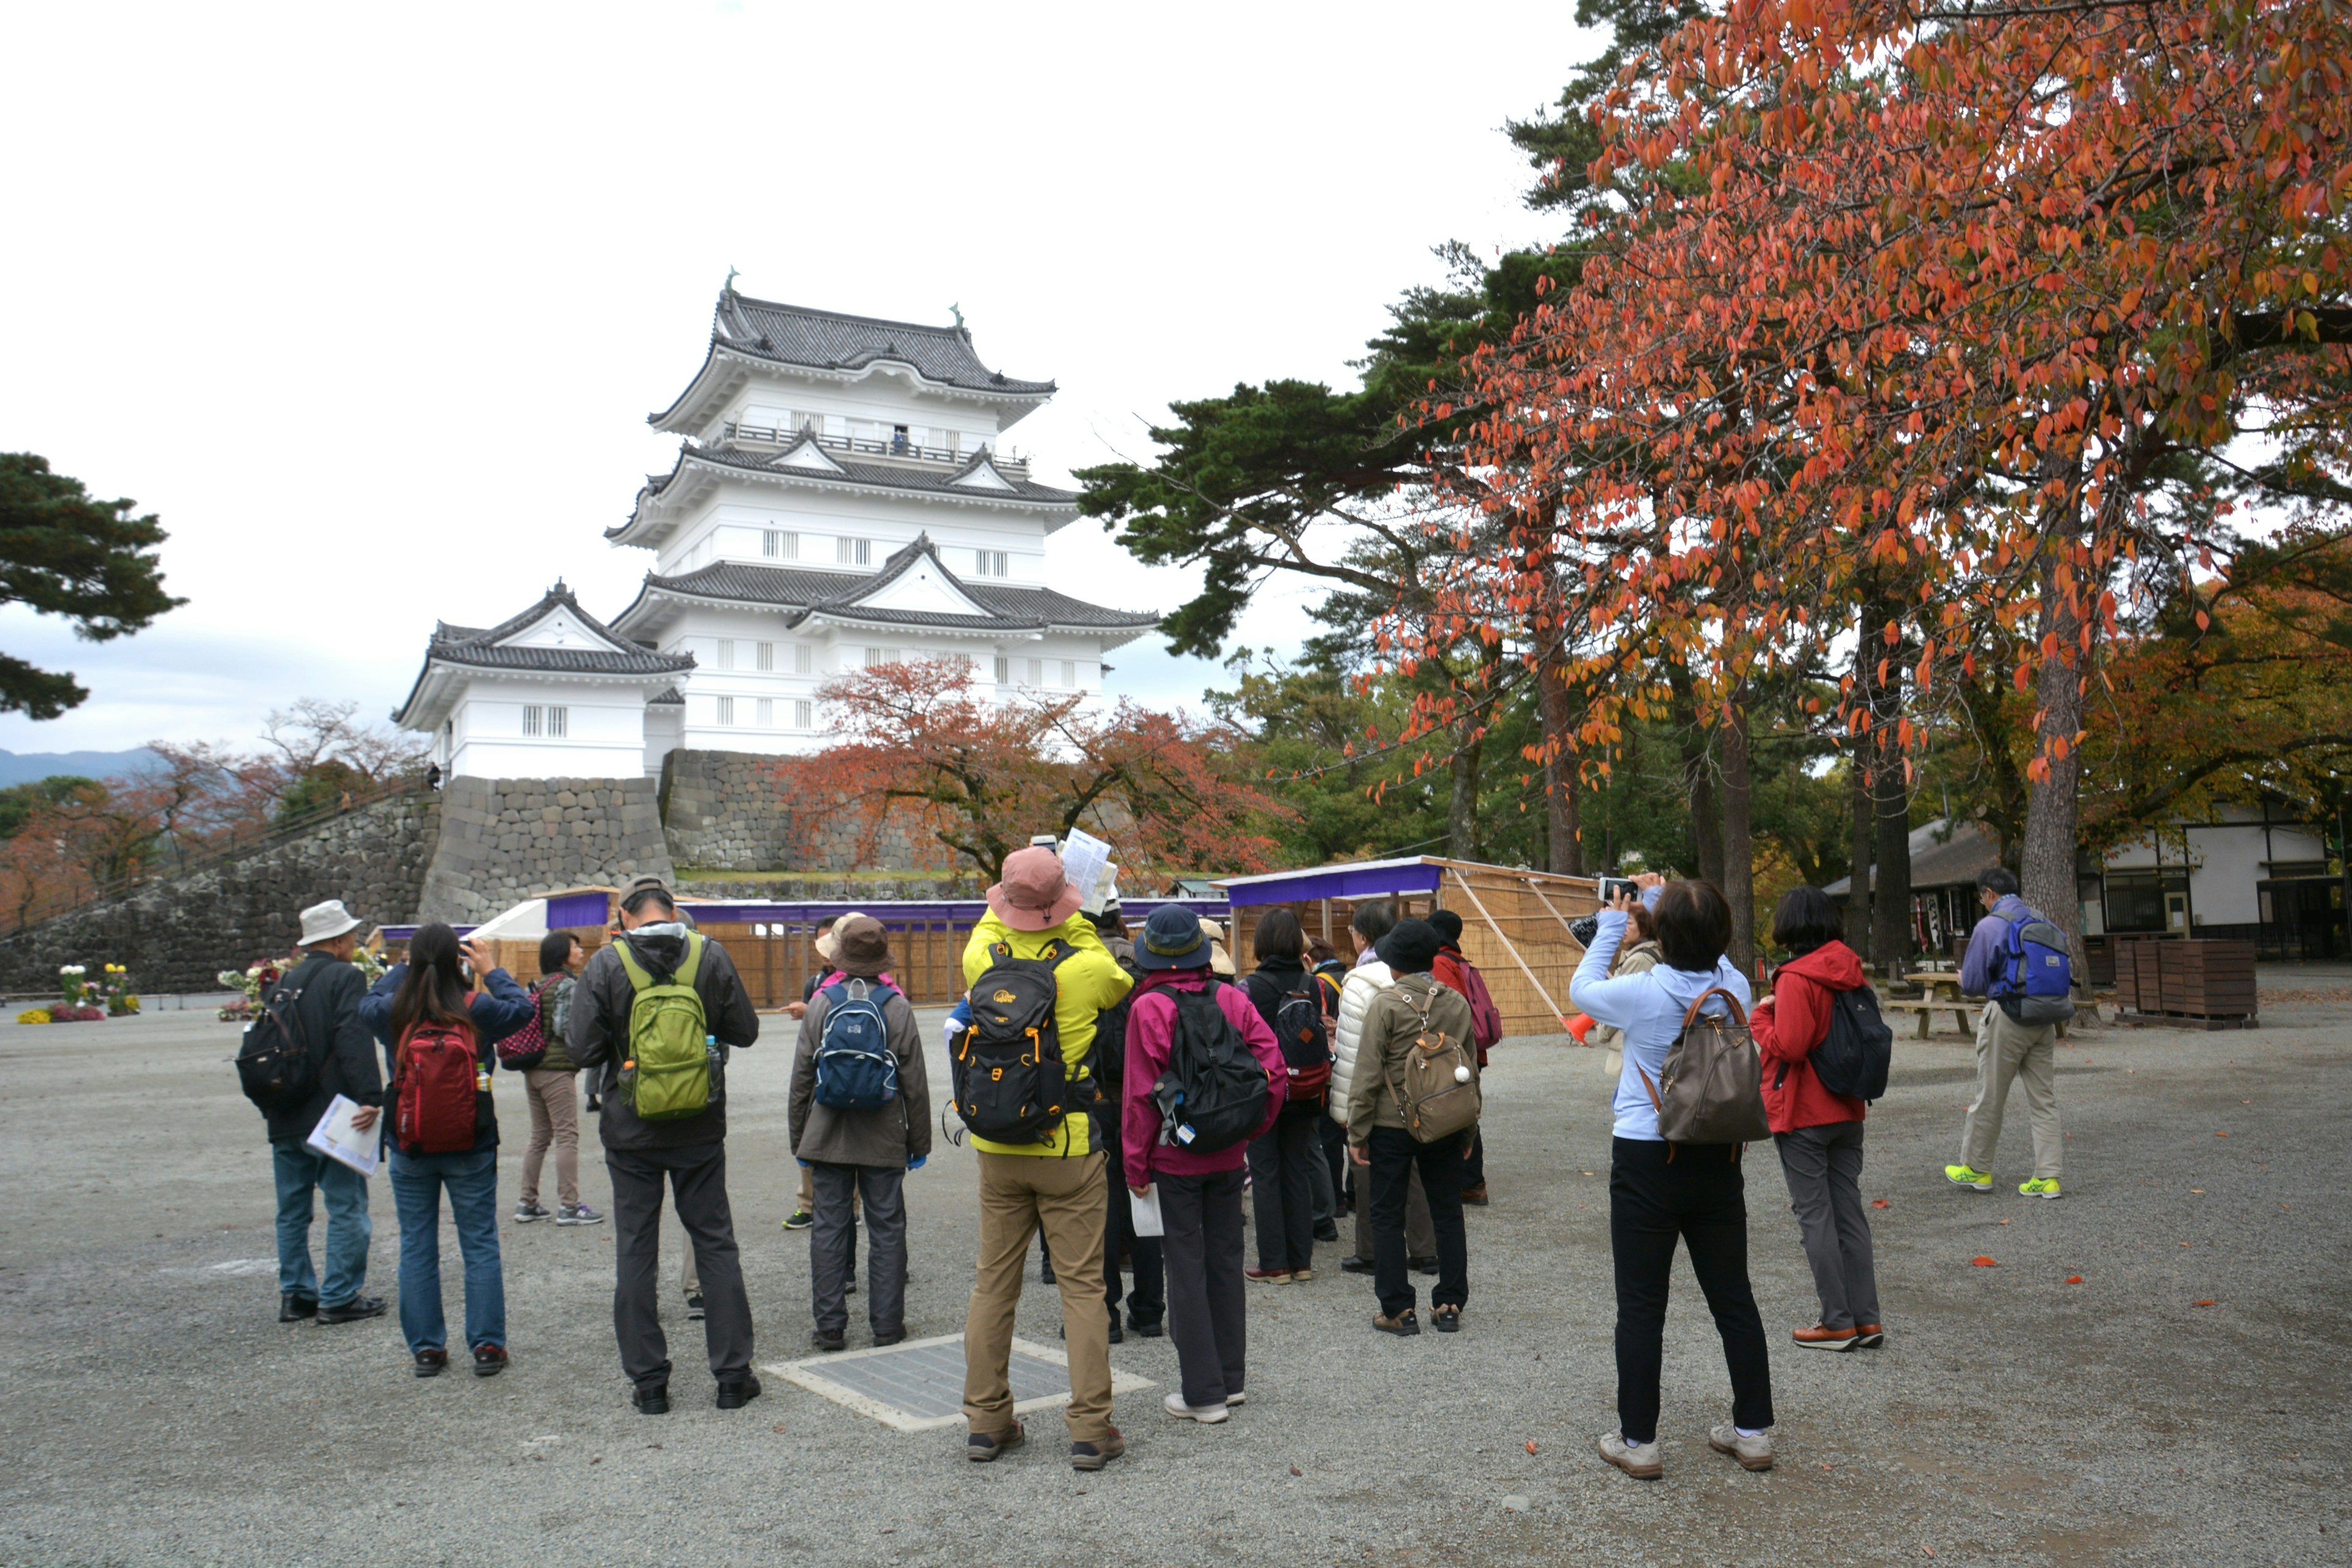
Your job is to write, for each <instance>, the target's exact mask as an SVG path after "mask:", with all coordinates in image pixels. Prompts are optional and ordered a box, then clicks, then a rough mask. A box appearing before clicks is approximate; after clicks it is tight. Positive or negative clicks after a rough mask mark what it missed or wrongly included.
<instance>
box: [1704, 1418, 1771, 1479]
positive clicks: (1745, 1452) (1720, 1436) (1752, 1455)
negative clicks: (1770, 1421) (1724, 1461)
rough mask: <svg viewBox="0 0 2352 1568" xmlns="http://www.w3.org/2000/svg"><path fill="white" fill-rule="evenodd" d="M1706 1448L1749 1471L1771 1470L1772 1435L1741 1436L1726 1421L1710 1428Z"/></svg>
mask: <svg viewBox="0 0 2352 1568" xmlns="http://www.w3.org/2000/svg"><path fill="white" fill-rule="evenodd" d="M1706 1446H1707V1447H1710V1448H1712V1449H1714V1450H1715V1451H1716V1452H1717V1453H1718V1454H1728V1455H1730V1456H1731V1457H1732V1458H1735V1459H1737V1460H1738V1461H1739V1462H1740V1464H1741V1465H1742V1466H1743V1467H1744V1468H1748V1469H1751V1470H1769V1469H1770V1468H1772V1434H1771V1433H1769V1432H1759V1433H1757V1434H1756V1436H1753V1437H1747V1436H1741V1435H1740V1431H1739V1428H1738V1426H1734V1425H1732V1424H1731V1423H1730V1422H1728V1421H1727V1422H1725V1423H1724V1424H1723V1425H1722V1426H1716V1427H1711V1428H1709V1429H1708V1431H1707V1434H1706Z"/></svg>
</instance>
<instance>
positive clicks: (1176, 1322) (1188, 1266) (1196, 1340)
mask: <svg viewBox="0 0 2352 1568" xmlns="http://www.w3.org/2000/svg"><path fill="white" fill-rule="evenodd" d="M1153 1180H1154V1181H1155V1183H1156V1184H1158V1186H1159V1188H1160V1219H1161V1221H1162V1222H1163V1223H1164V1224H1165V1225H1166V1226H1167V1229H1168V1235H1167V1237H1165V1238H1164V1239H1163V1240H1162V1241H1161V1243H1160V1248H1161V1251H1162V1254H1163V1255H1164V1256H1165V1257H1166V1258H1167V1260H1168V1338H1169V1339H1170V1340H1171V1342H1173V1343H1174V1344H1175V1346H1176V1364H1177V1366H1178V1367H1179V1368H1180V1369H1181V1372H1182V1374H1183V1386H1184V1403H1185V1404H1187V1405H1223V1403H1224V1402H1225V1396H1226V1395H1227V1394H1239V1393H1242V1392H1244V1390H1246V1389H1247V1388H1248V1386H1249V1385H1248V1384H1247V1383H1246V1382H1245V1381H1244V1378H1245V1377H1246V1375H1247V1373H1248V1370H1249V1327H1248V1323H1249V1320H1248V1316H1247V1309H1246V1306H1245V1304H1244V1301H1243V1300H1242V1173H1240V1172H1239V1171H1219V1172H1217V1173H1215V1174H1213V1175H1207V1176H1174V1175H1170V1174H1168V1173H1165V1172H1160V1173H1154V1176H1153Z"/></svg>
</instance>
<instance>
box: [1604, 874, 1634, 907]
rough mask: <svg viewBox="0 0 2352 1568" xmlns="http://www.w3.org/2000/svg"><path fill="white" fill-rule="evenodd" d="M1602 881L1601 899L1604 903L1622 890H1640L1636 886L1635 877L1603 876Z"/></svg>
mask: <svg viewBox="0 0 2352 1568" xmlns="http://www.w3.org/2000/svg"><path fill="white" fill-rule="evenodd" d="M1600 881H1601V903H1602V904H1604V905H1606V904H1607V903H1608V902H1609V900H1612V899H1613V898H1615V897H1616V896H1617V895H1618V893H1619V892H1621V891H1622V892H1628V893H1631V892H1634V891H1637V890H1638V889H1635V888H1634V886H1633V879H1632V878H1631V877H1603V878H1601V879H1600Z"/></svg>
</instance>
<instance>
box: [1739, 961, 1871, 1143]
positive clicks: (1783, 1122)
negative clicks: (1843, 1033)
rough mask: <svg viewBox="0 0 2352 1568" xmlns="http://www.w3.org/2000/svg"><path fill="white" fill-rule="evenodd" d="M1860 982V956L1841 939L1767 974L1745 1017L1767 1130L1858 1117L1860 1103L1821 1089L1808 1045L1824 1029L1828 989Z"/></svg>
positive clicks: (1790, 1129) (1818, 1041) (1850, 987)
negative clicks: (1760, 1077)
mask: <svg viewBox="0 0 2352 1568" xmlns="http://www.w3.org/2000/svg"><path fill="white" fill-rule="evenodd" d="M1861 984H1863V977H1862V960H1861V959H1860V958H1858V957H1857V956H1855V954H1854V951H1853V949H1852V948H1850V947H1848V946H1846V944H1845V943H1843V942H1827V943H1825V944H1823V945H1822V946H1820V947H1817V948H1815V949H1813V951H1812V952H1809V953H1807V954H1805V955H1804V956H1803V957H1802V958H1792V959H1790V961H1789V962H1788V963H1784V964H1782V965H1781V966H1780V968H1779V969H1778V970H1776V971H1775V972H1774V973H1773V976H1772V994H1771V996H1770V997H1769V999H1768V1000H1766V1001H1762V1002H1759V1003H1758V1004H1757V1005H1756V1009H1755V1011H1754V1012H1752V1013H1750V1014H1749V1015H1748V1028H1749V1029H1750V1030H1751V1031H1753V1033H1754V1034H1755V1036H1756V1047H1757V1050H1758V1053H1759V1055H1761V1056H1762V1057H1763V1058H1764V1114H1765V1116H1766V1118H1767V1119H1768V1120H1769V1121H1770V1122H1771V1124H1772V1131H1775V1132H1794V1131H1796V1130H1797V1129H1798V1128H1800V1127H1826V1126H1829V1125H1830V1124H1831V1123H1832V1122H1838V1121H1861V1120H1862V1119H1863V1115H1864V1110H1865V1109H1866V1108H1865V1107H1864V1105H1863V1102H1862V1101H1861V1100H1856V1099H1854V1098H1853V1096H1852V1095H1846V1094H1832V1093H1831V1092H1830V1091H1829V1090H1828V1089H1823V1088H1822V1080H1821V1079H1817V1078H1815V1077H1814V1076H1813V1063H1812V1055H1813V1047H1816V1046H1818V1045H1820V1044H1821V1043H1822V1038H1823V1037H1825V1036H1827V1035H1828V1034H1829V1032H1830V993H1832V991H1852V990H1853V989H1854V988H1856V987H1857V986H1859V985H1861ZM1783 1068H1785V1069H1786V1071H1785V1072H1784V1071H1783V1070H1782V1069H1783ZM1776 1085H1777V1086H1778V1087H1775V1086H1776Z"/></svg>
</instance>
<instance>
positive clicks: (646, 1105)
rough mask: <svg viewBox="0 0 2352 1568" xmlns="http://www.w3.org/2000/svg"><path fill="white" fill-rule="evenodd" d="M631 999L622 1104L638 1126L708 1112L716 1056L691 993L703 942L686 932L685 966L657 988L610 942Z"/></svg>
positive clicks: (623, 947) (621, 945) (625, 948)
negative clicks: (618, 957) (631, 988)
mask: <svg viewBox="0 0 2352 1568" xmlns="http://www.w3.org/2000/svg"><path fill="white" fill-rule="evenodd" d="M614 951H616V952H618V953H619V954H620V955H621V968H622V970H623V971H624V972H625V973H626V974H627V975H628V977H629V984H631V985H632V986H634V987H635V989H636V998H635V1000H634V1001H633V1002H631V1003H630V1004H629V1045H628V1057H627V1058H626V1059H625V1060H624V1061H623V1062H622V1063H621V1090H620V1092H621V1099H622V1100H624V1101H625V1103H626V1104H627V1105H628V1107H629V1109H630V1110H634V1111H635V1112H636V1114H637V1119H638V1120H639V1121H683V1120H684V1119H686V1118H687V1117H689V1116H699V1115H701V1114H702V1113H703V1112H704V1111H705V1110H709V1109H710V1093H711V1084H712V1080H713V1079H716V1078H717V1077H718V1066H719V1063H718V1056H719V1053H718V1052H717V1051H716V1050H714V1049H712V1048H711V1047H710V1045H709V1038H710V1036H709V1025H708V1022H707V1020H705V1019H704V1017H703V1016H702V998H701V997H699V996H698V995H696V994H695V993H694V975H695V971H696V970H698V969H699V968H700V967H701V966H702V937H701V936H700V934H699V933H697V932H691V931H689V932H688V934H687V938H686V962H685V963H681V964H679V965H678V966H677V973H674V974H672V975H670V976H669V978H668V979H667V980H665V981H662V982H660V983H659V984H656V982H655V980H654V977H653V975H652V974H651V973H649V972H648V971H647V970H646V967H645V966H644V965H643V964H641V963H638V962H637V956H636V954H635V953H634V952H630V951H629V944H628V943H627V942H615V943H614Z"/></svg>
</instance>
